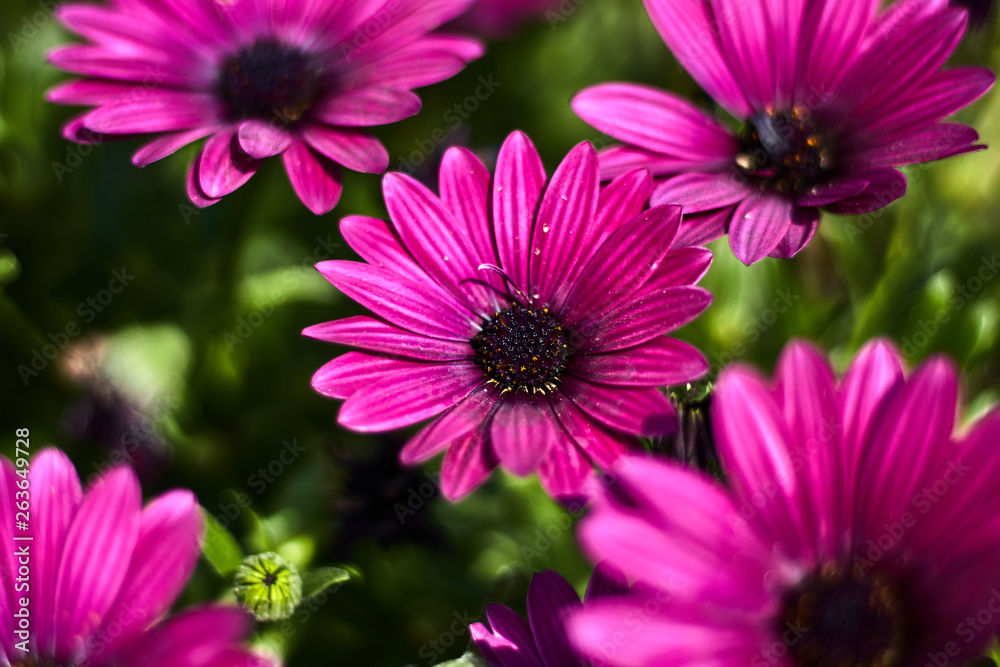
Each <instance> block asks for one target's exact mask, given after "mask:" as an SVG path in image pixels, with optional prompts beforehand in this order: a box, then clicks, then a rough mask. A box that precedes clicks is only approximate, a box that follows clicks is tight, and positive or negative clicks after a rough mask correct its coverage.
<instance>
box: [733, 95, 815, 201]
mask: <svg viewBox="0 0 1000 667" xmlns="http://www.w3.org/2000/svg"><path fill="white" fill-rule="evenodd" d="M736 167H737V169H739V170H740V172H741V173H742V174H743V176H745V177H746V178H748V179H750V180H751V181H753V182H756V183H757V184H758V185H759V186H760V188H761V189H762V190H777V191H778V192H782V193H785V194H797V193H800V192H803V191H805V190H808V189H809V188H811V187H812V186H814V185H816V184H817V183H820V182H823V181H826V180H829V177H830V175H831V172H832V168H833V153H832V152H831V150H830V142H829V139H828V137H826V136H825V135H824V134H823V133H822V132H821V131H820V130H819V128H817V127H816V124H815V122H814V121H813V118H812V114H811V113H810V111H809V110H808V109H807V108H805V107H801V106H796V107H795V108H793V109H792V110H791V111H786V112H771V113H759V114H756V115H755V116H753V117H752V118H750V120H749V121H747V124H746V125H745V126H744V128H743V132H742V133H741V134H740V152H739V154H738V155H737V156H736Z"/></svg>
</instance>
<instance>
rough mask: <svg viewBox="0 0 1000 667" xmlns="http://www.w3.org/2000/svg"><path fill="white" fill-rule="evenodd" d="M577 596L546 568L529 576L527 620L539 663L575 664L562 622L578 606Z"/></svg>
mask: <svg viewBox="0 0 1000 667" xmlns="http://www.w3.org/2000/svg"><path fill="white" fill-rule="evenodd" d="M581 606H582V605H581V604H580V596H578V595H577V594H576V591H574V590H573V587H572V586H570V585H569V583H568V582H567V581H566V580H565V579H563V578H562V577H561V576H559V575H558V574H556V573H555V572H552V571H551V570H546V571H545V572H539V573H537V574H535V575H534V576H533V577H531V583H530V584H529V585H528V622H529V623H530V624H531V634H532V635H534V636H535V637H538V641H536V642H535V644H536V647H537V648H538V653H539V655H540V656H541V658H542V662H543V663H544V664H546V665H573V664H576V662H577V659H576V655H574V653H573V649H572V648H571V647H570V644H569V637H568V636H567V635H566V627H565V625H564V622H565V619H566V616H567V615H568V614H570V613H572V612H573V611H575V610H576V609H579V608H580V607H581Z"/></svg>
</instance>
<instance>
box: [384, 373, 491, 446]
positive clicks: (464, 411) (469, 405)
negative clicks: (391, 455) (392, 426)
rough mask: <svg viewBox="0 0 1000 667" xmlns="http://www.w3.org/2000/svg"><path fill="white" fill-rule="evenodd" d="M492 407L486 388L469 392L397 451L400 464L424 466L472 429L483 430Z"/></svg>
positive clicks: (489, 394)
mask: <svg viewBox="0 0 1000 667" xmlns="http://www.w3.org/2000/svg"><path fill="white" fill-rule="evenodd" d="M495 405H496V397H495V396H494V394H493V392H492V391H490V389H489V388H487V387H484V388H483V389H480V390H478V391H474V392H472V393H471V394H469V395H468V396H467V397H466V398H463V399H462V400H461V401H459V402H458V403H456V404H455V405H454V406H453V407H451V408H449V409H448V410H447V411H446V412H445V413H444V414H442V415H441V416H440V417H438V418H437V419H435V420H434V421H433V422H431V423H430V424H428V425H427V426H425V427H424V428H423V430H421V431H420V433H418V434H417V435H415V436H413V437H412V438H410V440H409V442H407V443H406V444H405V445H404V446H403V449H402V450H400V452H399V462H400V463H402V464H403V465H416V464H418V463H423V462H424V461H426V460H427V459H429V458H431V457H433V456H434V455H436V454H437V453H438V452H440V451H442V450H444V449H445V448H447V447H448V446H449V445H450V444H451V443H452V442H454V441H455V440H457V439H459V438H461V437H463V436H465V435H466V434H467V433H469V432H471V431H472V430H474V429H481V428H483V427H484V422H485V420H486V419H487V418H488V417H489V416H490V414H491V413H492V412H493V408H494V406H495Z"/></svg>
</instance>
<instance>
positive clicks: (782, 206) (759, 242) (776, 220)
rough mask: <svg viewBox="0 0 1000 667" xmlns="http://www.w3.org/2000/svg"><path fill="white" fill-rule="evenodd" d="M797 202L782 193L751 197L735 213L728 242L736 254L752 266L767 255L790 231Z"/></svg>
mask: <svg viewBox="0 0 1000 667" xmlns="http://www.w3.org/2000/svg"><path fill="white" fill-rule="evenodd" d="M794 208H795V206H794V204H792V202H791V201H790V200H788V199H786V198H784V197H782V196H780V195H759V194H758V195H756V196H753V197H749V198H747V199H745V200H743V202H741V203H740V205H739V206H737V207H736V212H735V213H734V214H733V221H732V224H731V225H730V227H729V245H730V247H731V248H732V249H733V254H734V255H736V258H737V259H738V260H740V261H741V262H743V263H744V264H746V265H747V266H750V265H751V264H755V263H756V262H759V261H760V260H762V259H764V258H765V257H767V255H768V254H769V253H770V252H771V251H772V250H774V249H775V247H777V245H778V244H779V243H781V240H782V239H783V238H785V235H786V234H787V233H788V228H789V226H790V225H791V224H792V217H793V213H794Z"/></svg>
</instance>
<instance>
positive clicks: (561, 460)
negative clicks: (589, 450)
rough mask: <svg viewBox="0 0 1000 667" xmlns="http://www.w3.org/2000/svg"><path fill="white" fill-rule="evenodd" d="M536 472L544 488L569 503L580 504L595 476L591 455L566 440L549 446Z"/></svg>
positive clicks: (563, 501)
mask: <svg viewBox="0 0 1000 667" xmlns="http://www.w3.org/2000/svg"><path fill="white" fill-rule="evenodd" d="M537 473H538V480H539V481H540V482H541V483H542V488H543V489H545V492H546V493H547V494H549V495H550V496H551V497H552V498H555V499H556V500H558V501H560V502H562V503H563V504H565V505H567V506H569V507H574V506H576V507H579V506H580V503H582V502H583V501H584V499H585V498H586V497H587V495H588V490H589V488H590V486H591V485H592V484H593V479H594V468H593V465H592V464H591V462H590V459H588V458H587V457H586V456H584V455H583V453H582V452H581V451H580V450H579V449H578V447H577V445H576V444H574V443H572V442H570V441H569V440H566V441H564V442H562V443H559V444H557V445H555V446H553V447H550V448H549V451H548V453H547V454H546V455H545V456H544V457H542V460H541V461H539V462H538V468H537Z"/></svg>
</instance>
